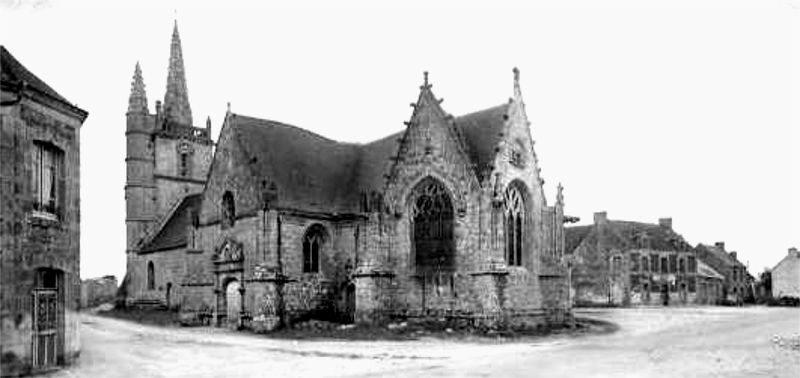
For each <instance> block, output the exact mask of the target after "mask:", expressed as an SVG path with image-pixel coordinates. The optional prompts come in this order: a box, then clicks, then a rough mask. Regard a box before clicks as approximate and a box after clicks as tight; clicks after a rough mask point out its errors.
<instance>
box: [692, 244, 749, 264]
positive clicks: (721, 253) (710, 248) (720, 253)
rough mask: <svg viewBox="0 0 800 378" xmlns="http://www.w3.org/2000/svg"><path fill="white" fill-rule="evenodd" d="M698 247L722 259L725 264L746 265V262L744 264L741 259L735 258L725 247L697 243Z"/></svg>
mask: <svg viewBox="0 0 800 378" xmlns="http://www.w3.org/2000/svg"><path fill="white" fill-rule="evenodd" d="M697 249H698V250H705V251H707V252H708V253H709V254H711V255H712V256H714V257H716V258H717V259H719V260H720V261H722V263H723V264H725V265H727V266H735V265H741V266H744V264H742V263H741V262H740V261H739V260H736V259H734V258H733V256H731V255H730V254H729V253H728V252H726V251H725V250H724V249H723V248H720V247H718V246H716V245H708V244H702V243H700V244H698V245H697Z"/></svg>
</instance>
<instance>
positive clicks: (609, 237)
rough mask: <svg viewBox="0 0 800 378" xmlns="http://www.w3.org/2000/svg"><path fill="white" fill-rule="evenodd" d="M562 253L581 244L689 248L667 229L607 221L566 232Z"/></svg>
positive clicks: (666, 249) (616, 246) (663, 248)
mask: <svg viewBox="0 0 800 378" xmlns="http://www.w3.org/2000/svg"><path fill="white" fill-rule="evenodd" d="M565 239H566V240H565V253H572V252H574V251H575V249H576V248H578V247H579V246H580V245H581V244H582V243H583V242H584V240H587V239H591V240H595V241H597V242H598V243H599V244H602V245H603V246H604V247H605V248H616V249H633V248H643V249H652V250H658V251H691V250H692V246H691V245H689V243H687V242H686V241H685V240H684V239H683V237H682V236H681V235H680V234H678V233H677V232H675V231H674V230H672V228H669V227H663V226H660V225H657V224H651V223H642V222H628V221H615V220H608V221H605V222H602V223H601V224H599V225H586V226H573V227H567V228H565Z"/></svg>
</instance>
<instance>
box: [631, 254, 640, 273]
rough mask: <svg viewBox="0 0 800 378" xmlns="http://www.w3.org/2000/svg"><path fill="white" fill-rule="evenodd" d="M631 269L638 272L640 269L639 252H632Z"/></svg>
mask: <svg viewBox="0 0 800 378" xmlns="http://www.w3.org/2000/svg"><path fill="white" fill-rule="evenodd" d="M631 271H632V272H638V271H639V254H638V253H631Z"/></svg>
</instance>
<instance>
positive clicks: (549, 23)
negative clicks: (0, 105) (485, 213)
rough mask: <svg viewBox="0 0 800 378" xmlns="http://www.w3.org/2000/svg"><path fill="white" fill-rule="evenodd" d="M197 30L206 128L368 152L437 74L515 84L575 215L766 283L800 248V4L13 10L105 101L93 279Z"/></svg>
mask: <svg viewBox="0 0 800 378" xmlns="http://www.w3.org/2000/svg"><path fill="white" fill-rule="evenodd" d="M176 20H177V23H178V28H179V30H180V35H181V39H182V44H183V57H184V62H185V65H186V78H187V83H188V90H189V100H190V103H191V107H192V112H193V116H194V120H195V123H196V124H197V125H198V126H200V125H204V124H205V123H204V120H205V119H206V117H210V118H211V121H212V128H213V130H214V131H213V137H214V138H215V139H216V137H217V134H218V133H219V130H220V127H221V122H222V118H223V116H224V114H225V111H226V108H227V106H228V105H227V104H228V103H230V106H231V110H232V111H233V112H236V113H238V114H243V115H249V116H253V117H259V118H265V119H272V120H278V121H281V122H284V123H289V124H293V125H297V126H300V127H303V128H306V129H308V130H311V131H313V132H316V133H318V134H321V135H323V136H325V137H328V138H331V139H335V140H340V141H346V142H368V141H371V140H375V139H379V138H381V137H383V136H386V135H388V134H390V133H394V132H397V131H400V130H402V129H403V128H404V125H403V121H406V120H408V119H409V118H410V116H411V112H412V109H411V108H410V107H409V103H411V102H414V101H415V100H416V98H417V95H418V91H419V85H420V84H421V83H422V80H423V74H422V73H423V71H429V72H430V82H431V83H432V84H433V92H434V93H435V94H436V96H437V97H440V98H444V100H445V101H444V102H443V104H442V106H443V107H444V109H445V110H446V111H448V112H449V113H451V114H453V115H456V116H458V115H462V114H466V113H469V112H472V111H477V110H481V109H484V108H488V107H492V106H495V105H499V104H501V103H503V102H505V101H507V100H508V98H509V97H511V95H512V89H513V74H512V68H513V67H518V68H519V69H520V71H521V78H520V82H521V87H522V92H523V96H524V99H525V103H526V109H527V115H528V118H529V120H530V122H531V133H532V136H533V139H534V140H535V141H536V144H535V150H536V153H537V156H538V158H539V164H540V167H541V168H542V176H543V177H544V179H545V181H546V183H545V192H546V194H547V196H548V198H549V200H550V202H553V201H554V199H555V188H556V185H557V184H558V183H562V184H563V185H564V188H565V189H564V196H565V202H566V212H567V214H569V215H573V216H577V217H580V218H581V221H580V223H579V224H590V223H591V222H592V218H593V213H594V212H598V211H606V212H607V213H608V217H609V218H610V219H614V220H629V221H640V222H651V223H657V222H658V218H662V217H671V218H672V219H673V228H674V229H675V230H676V231H677V232H679V233H680V234H682V235H683V236H684V238H685V239H686V240H687V241H688V242H689V243H690V244H692V245H697V244H698V243H704V244H712V243H714V242H717V241H724V242H725V243H726V247H727V249H728V250H729V251H731V250H733V251H737V252H738V255H739V259H740V260H742V261H743V262H744V263H746V264H748V266H749V269H750V272H751V273H752V274H754V275H757V274H758V273H759V272H761V271H762V270H763V269H764V268H765V267H773V266H774V265H775V264H777V263H778V262H779V261H780V259H782V258H783V257H784V256H785V255H786V253H787V250H788V248H790V247H793V246H794V247H800V0H793V1H764V0H762V1H749V2H745V1H742V2H736V1H630V2H626V1H615V2H610V1H591V2H579V1H558V2H508V1H485V2H483V1H474V2H455V1H444V0H441V1H430V2H428V1H426V2H422V1H402V2H401V1H370V2H366V1H363V2H356V1H348V2H344V1H325V2H322V1H320V2H312V1H293V2H275V1H252V2H247V1H230V0H229V1H219V2H212V1H147V0H140V1H109V0H103V1H67V0H0V43H2V44H3V45H4V46H5V47H6V48H7V49H8V50H9V51H10V52H11V53H12V54H13V55H14V56H15V57H16V58H17V59H18V60H19V61H21V62H22V63H23V64H24V65H25V66H26V67H27V68H28V69H30V70H31V71H32V72H34V73H35V74H36V75H37V76H39V77H40V78H41V79H43V80H44V81H45V82H47V83H48V84H49V85H50V86H51V87H53V88H54V89H55V90H56V91H58V92H59V93H60V94H61V95H63V96H64V97H66V98H67V99H68V100H70V101H71V102H73V103H75V104H77V105H78V106H79V107H81V108H83V109H85V110H87V111H88V112H89V117H88V118H87V120H86V122H85V123H84V125H83V128H82V129H81V276H82V277H84V278H88V277H97V276H102V275H106V274H113V275H116V276H117V277H118V278H120V279H121V278H122V276H123V275H124V273H125V203H124V185H125V112H126V111H127V104H128V96H129V94H130V83H131V78H132V75H133V71H134V67H135V65H136V62H137V61H138V62H139V63H140V64H141V67H142V73H143V76H144V80H145V84H146V89H147V96H148V100H149V102H150V110H151V112H154V111H155V110H154V109H155V101H156V100H158V99H163V97H164V93H165V90H166V77H167V67H168V61H169V47H170V38H171V34H172V28H173V23H174V22H175V21H176Z"/></svg>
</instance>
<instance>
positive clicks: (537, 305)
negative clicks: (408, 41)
mask: <svg viewBox="0 0 800 378" xmlns="http://www.w3.org/2000/svg"><path fill="white" fill-rule="evenodd" d="M174 34H175V35H177V31H176V32H175V33H174ZM174 41H175V39H173V45H174V43H175V42H174ZM174 51H175V48H173V52H174ZM172 63H175V59H171V64H172ZM182 65H183V64H182V62H181V63H180V66H181V67H182ZM171 67H172V66H171ZM171 70H172V68H171ZM137 72H138V69H137ZM181 72H182V70H181ZM139 76H140V75H139V74H138V73H137V74H135V75H134V83H136V82H137V81H140V80H139V79H137V77H139ZM513 84H514V85H513V93H512V97H511V99H510V100H509V101H508V102H506V103H503V104H501V105H498V106H495V107H491V108H488V109H486V110H482V111H478V112H474V113H471V114H467V115H464V116H461V117H454V116H452V115H450V114H448V113H447V112H446V111H445V110H444V109H443V108H442V107H441V100H440V99H437V98H436V97H435V96H434V94H433V92H432V85H431V84H430V83H429V82H428V77H427V73H426V74H425V78H424V82H423V85H422V86H421V87H420V93H419V96H418V98H417V100H416V102H414V103H413V104H412V107H413V111H412V114H411V117H410V121H408V122H407V123H406V129H405V130H403V131H401V132H399V133H396V134H393V135H390V136H387V137H386V138H383V139H380V140H378V141H374V142H371V143H367V144H353V143H342V142H336V141H333V140H330V139H326V138H324V137H322V136H319V135H317V134H314V133H311V132H309V131H307V130H303V129H301V128H298V127H295V126H291V125H287V124H284V123H280V122H276V121H270V120H264V119H258V118H253V117H248V116H245V115H240V114H235V113H232V112H230V110H229V111H228V112H227V114H226V115H225V120H224V123H223V125H222V129H221V131H220V136H219V140H218V144H217V148H216V150H215V152H214V157H213V160H212V161H211V164H210V170H209V171H208V176H207V177H208V181H207V182H206V183H205V185H204V186H203V189H202V191H201V192H199V193H197V194H193V193H191V191H189V192H186V193H184V194H183V195H182V196H178V197H176V198H180V199H179V200H176V202H175V203H174V205H173V206H171V209H172V210H170V211H168V212H167V213H165V214H164V215H161V216H157V217H155V218H156V219H157V220H156V221H155V222H154V223H152V224H154V225H156V226H155V228H153V229H151V232H150V233H149V234H148V236H145V237H143V238H142V237H141V236H139V235H141V233H140V232H139V231H140V230H139V229H133V228H129V232H130V233H129V235H131V239H129V240H134V241H135V240H136V239H139V238H141V240H142V242H141V244H137V243H133V244H131V247H132V248H131V250H130V252H129V256H132V257H131V259H130V260H129V261H131V264H130V265H129V278H130V282H129V287H130V288H131V290H129V291H128V295H129V296H130V297H131V300H132V301H141V300H143V299H155V300H159V301H160V303H161V304H166V305H168V306H169V307H175V308H179V309H180V311H181V313H182V316H183V318H184V319H185V320H186V321H187V322H192V321H205V322H213V323H217V324H227V325H231V326H237V327H247V328H252V329H256V330H269V329H274V328H276V327H280V326H282V325H287V324H291V323H293V322H296V321H301V320H302V319H306V318H309V317H325V318H336V319H339V320H345V321H358V322H384V321H388V320H390V319H392V318H415V317H424V318H432V317H435V318H447V319H451V320H458V321H464V322H467V323H470V324H476V325H486V326H510V327H515V326H530V325H535V324H543V323H548V322H561V321H563V320H564V319H565V318H566V317H567V316H569V307H568V301H567V295H568V293H567V285H566V269H565V266H564V264H563V263H562V252H563V247H564V243H563V240H564V233H563V220H564V216H563V204H564V202H563V196H562V191H561V187H560V186H559V190H558V196H557V198H556V201H555V203H554V204H553V205H548V204H547V201H546V199H545V196H544V190H543V185H544V180H543V179H542V178H541V177H540V174H539V167H538V161H537V157H536V154H535V152H534V150H533V139H532V137H531V133H530V128H529V123H528V121H527V116H526V114H525V105H524V102H523V100H522V93H521V90H520V86H519V71H517V70H516V69H515V70H514V81H513ZM138 88H143V85H137V84H134V90H133V93H132V95H131V102H132V103H134V102H135V101H139V100H135V98H144V92H143V90H139V89H138ZM170 88H172V87H170V86H168V91H169V90H170ZM167 97H169V95H168V96H167ZM183 109H187V110H188V103H187V105H186V106H185V107H183ZM130 114H131V113H130V112H129V125H130ZM187 114H188V113H187ZM188 117H190V116H188ZM129 127H130V126H129ZM129 146H130V145H129ZM129 154H130V153H129ZM187 194H188V195H187ZM131 206H132V205H129V209H131ZM134 207H135V206H134ZM129 227H130V226H129ZM131 272H136V273H133V274H131Z"/></svg>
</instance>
